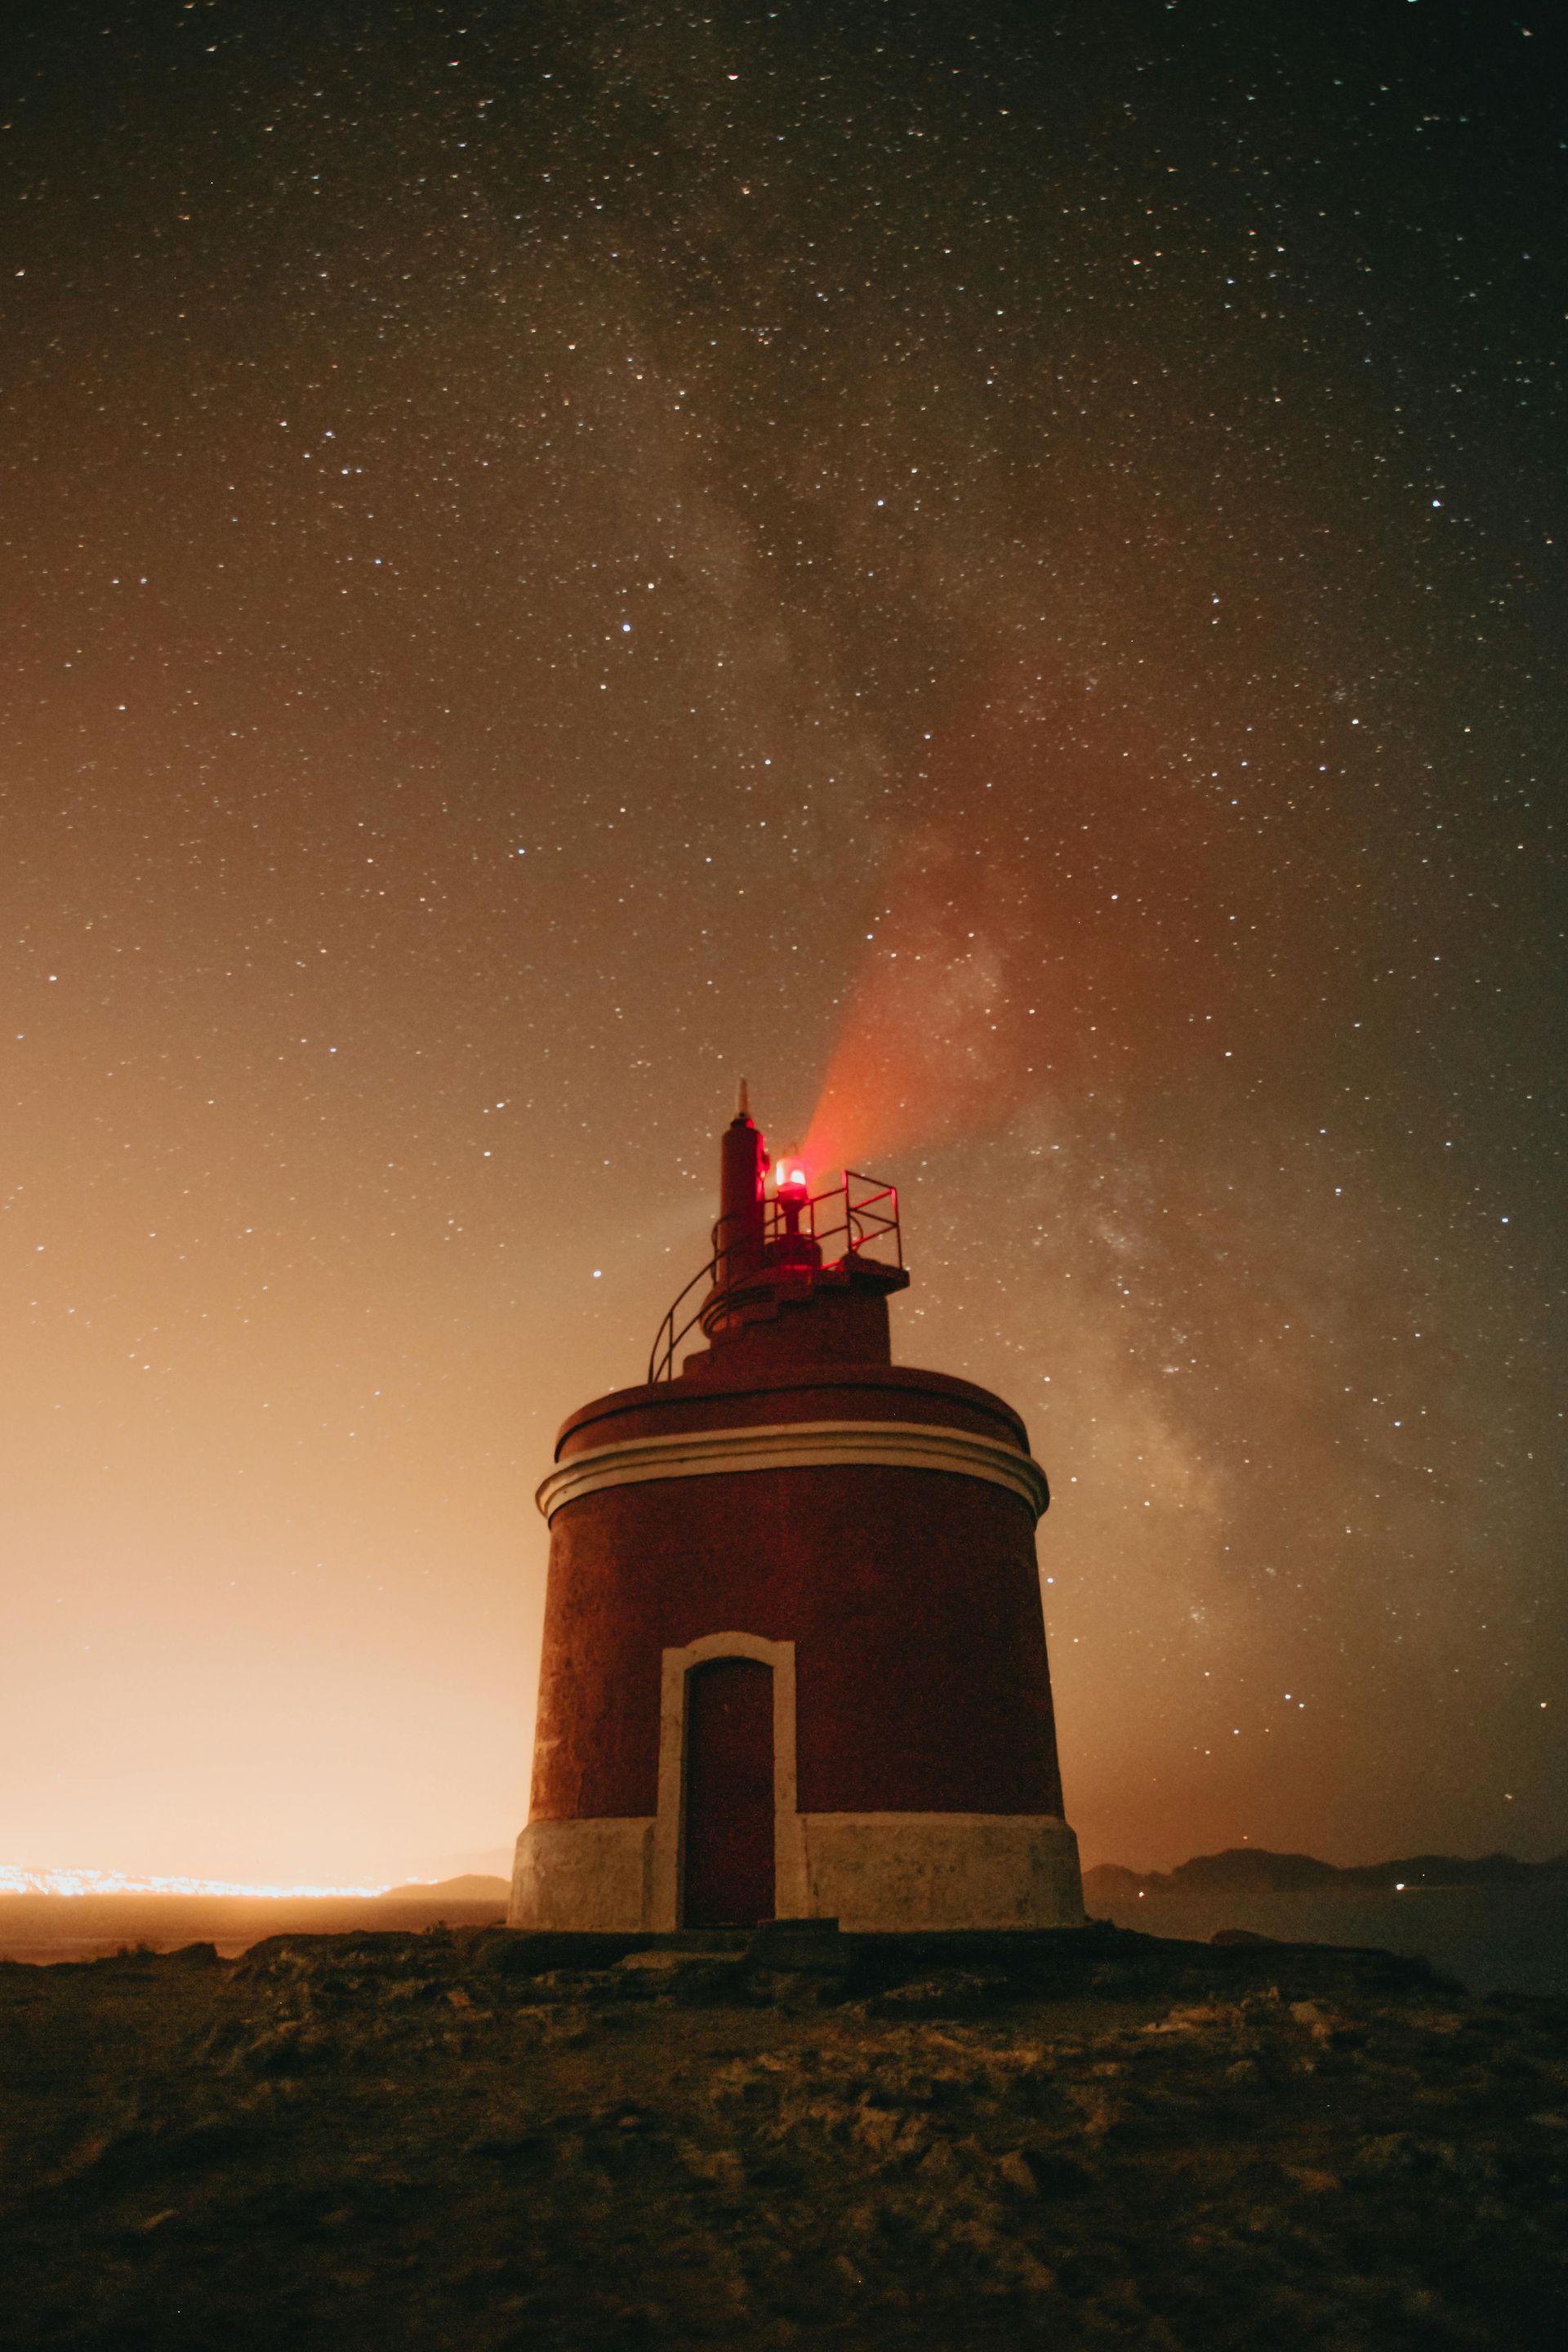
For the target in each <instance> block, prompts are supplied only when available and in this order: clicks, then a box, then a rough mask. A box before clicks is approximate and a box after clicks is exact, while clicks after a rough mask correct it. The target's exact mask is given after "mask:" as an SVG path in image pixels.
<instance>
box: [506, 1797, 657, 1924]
mask: <svg viewBox="0 0 1568 2352" xmlns="http://www.w3.org/2000/svg"><path fill="white" fill-rule="evenodd" d="M653 1831H654V1822H653V1816H652V1814H651V1813H650V1814H649V1815H648V1817H647V1820H646V1821H639V1820H637V1819H636V1818H628V1819H626V1820H620V1819H616V1820H611V1821H596V1822H530V1823H529V1825H528V1827H527V1828H526V1829H525V1830H524V1831H523V1832H522V1835H521V1837H520V1838H519V1839H518V1842H517V1854H516V1858H515V1860H514V1861H513V1863H512V1869H511V1902H510V1906H508V1909H507V1915H506V1917H507V1925H508V1927H574V1928H576V1929H577V1930H578V1931H579V1932H595V1933H601V1934H605V1935H613V1934H622V1933H627V1932H631V1933H635V1932H636V1931H637V1930H638V1929H640V1928H643V1927H647V1926H648V1924H649V1914H650V1912H651V1910H652V1907H653Z"/></svg>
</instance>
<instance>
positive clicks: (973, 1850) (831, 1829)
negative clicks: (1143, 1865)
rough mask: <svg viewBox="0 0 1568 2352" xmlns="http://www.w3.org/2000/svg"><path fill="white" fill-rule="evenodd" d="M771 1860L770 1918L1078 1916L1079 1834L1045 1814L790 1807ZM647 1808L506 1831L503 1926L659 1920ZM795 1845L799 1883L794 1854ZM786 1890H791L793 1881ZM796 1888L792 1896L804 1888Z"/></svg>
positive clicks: (869, 1925) (664, 1923) (916, 1923)
mask: <svg viewBox="0 0 1568 2352" xmlns="http://www.w3.org/2000/svg"><path fill="white" fill-rule="evenodd" d="M795 1822H796V1824H797V1827H798V1836H797V1838H796V1839H792V1840H790V1841H789V1842H788V1844H787V1846H786V1847H784V1849H783V1854H782V1857H781V1858H784V1869H783V1870H782V1871H781V1872H780V1873H779V1878H780V1885H779V1890H778V1897H779V1899H778V1906H777V1907H778V1911H779V1916H781V1917H787V1918H802V1917H804V1918H816V1919H837V1921H838V1923H839V1925H840V1927H843V1928H845V1929H846V1930H847V1931H850V1932H856V1931H870V1930H873V1929H878V1928H882V1929H899V1928H903V1929H906V1930H908V1929H911V1928H917V1927H923V1928H946V1927H952V1928H961V1927H1081V1926H1082V1924H1083V1887H1082V1884H1081V1881H1080V1879H1079V1861H1078V1840H1077V1839H1076V1838H1075V1837H1074V1835H1073V1833H1072V1832H1071V1830H1070V1829H1069V1828H1068V1825H1067V1823H1066V1822H1059V1821H1058V1820H1057V1819H1056V1818H1055V1817H1054V1815H1051V1814H1047V1813H798V1814H796V1815H795ZM657 1828H658V1823H657V1820H656V1818H655V1817H654V1816H652V1815H649V1816H647V1818H645V1819H627V1820H613V1821H586V1822H530V1823H529V1825H528V1827H527V1829H525V1830H524V1831H523V1832H522V1835H521V1837H520V1838H519V1839H518V1842H517V1860H516V1864H515V1865H514V1868H513V1872H512V1882H511V1906H510V1910H509V1911H508V1914H507V1918H508V1923H509V1925H510V1926H511V1927H557V1928H576V1929H578V1930H580V1931H586V1930H597V1931H600V1932H603V1933H606V1934H609V1933H620V1934H625V1933H632V1932H635V1931H637V1930H639V1929H645V1928H668V1927H673V1926H674V1925H675V1924H676V1922H675V1918H674V1916H673V1908H674V1906H673V1894H674V1889H673V1886H668V1885H664V1884H663V1883H662V1881H663V1879H664V1878H665V1876H666V1875H667V1873H666V1872H664V1871H661V1870H660V1869H659V1867H658V1862H659V1859H660V1858H661V1857H659V1856H658V1854H657V1851H656V1832H657ZM801 1848H804V1857H805V1868H804V1885H801V1883H800V1877H799V1875H798V1873H799V1865H798V1864H797V1863H796V1862H795V1853H798V1851H799V1850H800V1849H801ZM797 1890H798V1891H797ZM803 1898H804V1899H803Z"/></svg>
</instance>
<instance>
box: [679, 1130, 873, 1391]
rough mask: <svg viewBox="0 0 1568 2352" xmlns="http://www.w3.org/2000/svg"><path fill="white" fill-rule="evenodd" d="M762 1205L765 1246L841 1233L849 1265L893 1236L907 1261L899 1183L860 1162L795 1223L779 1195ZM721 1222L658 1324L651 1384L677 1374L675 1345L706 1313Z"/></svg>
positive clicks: (807, 1203) (826, 1238)
mask: <svg viewBox="0 0 1568 2352" xmlns="http://www.w3.org/2000/svg"><path fill="white" fill-rule="evenodd" d="M857 1187H859V1188H860V1190H859V1191H857V1189H856V1188H857ZM829 1202H832V1203H833V1204H834V1205H835V1207H836V1208H837V1212H838V1213H837V1215H836V1216H834V1217H831V1218H830V1217H829V1216H828V1215H827V1214H826V1208H827V1204H828V1203H829ZM764 1210H765V1216H764V1225H763V1234H764V1246H766V1245H768V1244H773V1243H774V1242H778V1241H782V1240H784V1238H785V1236H786V1233H795V1232H799V1233H804V1234H805V1236H806V1237H807V1238H808V1239H809V1240H811V1241H814V1242H816V1244H818V1245H819V1246H820V1245H821V1244H822V1243H823V1242H825V1241H831V1240H833V1239H835V1238H836V1237H837V1235H838V1234H842V1235H843V1236H844V1254H843V1256H842V1257H841V1258H840V1259H839V1260H838V1263H839V1264H840V1265H847V1263H848V1261H849V1260H850V1259H851V1258H857V1257H859V1256H860V1255H861V1254H862V1253H863V1252H866V1253H867V1254H868V1255H869V1253H868V1244H870V1243H874V1242H879V1241H890V1242H891V1243H892V1254H893V1258H894V1261H895V1263H896V1264H897V1265H899V1266H900V1267H901V1266H902V1265H903V1263H904V1236H903V1230H902V1228H901V1226H900V1223H899V1193H898V1187H897V1186H896V1185H893V1184H882V1183H879V1181H878V1180H877V1178H876V1177H875V1176H863V1175H862V1174H861V1173H860V1171H859V1170H858V1169H857V1168H847V1169H846V1170H845V1171H844V1181H843V1182H842V1183H841V1184H836V1185H835V1186H833V1188H832V1189H831V1190H830V1191H829V1192H818V1193H816V1195H815V1196H814V1197H813V1198H812V1199H811V1200H809V1201H805V1202H802V1203H801V1205H800V1207H799V1209H798V1210H796V1211H795V1220H796V1223H795V1226H794V1227H793V1228H792V1227H788V1226H786V1222H785V1216H784V1208H783V1206H782V1204H781V1203H780V1202H777V1201H776V1200H769V1201H768V1202H765V1203H764ZM819 1211H821V1212H822V1214H821V1215H819V1214H818V1212H819ZM722 1224H723V1220H722V1219H721V1220H720V1223H719V1224H717V1225H715V1226H714V1228H713V1235H712V1238H713V1255H711V1257H710V1259H709V1261H708V1263H707V1265H705V1266H702V1267H701V1268H700V1270H699V1271H698V1272H697V1273H696V1274H694V1275H693V1276H692V1277H691V1279H690V1281H689V1283H688V1284H687V1285H686V1286H685V1288H684V1289H683V1290H682V1291H681V1293H680V1295H679V1297H678V1298H677V1299H676V1300H675V1303H674V1305H673V1306H672V1307H670V1309H669V1311H668V1314H667V1315H666V1316H665V1318H664V1320H663V1322H662V1323H661V1324H660V1325H659V1327H658V1333H657V1335H656V1337H655V1339H654V1343H653V1346H652V1348H651V1349H650V1350H649V1351H648V1360H647V1380H648V1386H649V1387H650V1388H651V1387H653V1386H654V1385H655V1383H656V1382H658V1381H670V1380H673V1379H674V1378H675V1351H676V1349H678V1348H679V1345H680V1343H681V1341H682V1340H683V1339H685V1338H686V1336H687V1334H688V1332H689V1331H691V1330H692V1329H694V1328H695V1327H696V1325H697V1324H698V1323H700V1320H701V1318H702V1309H703V1307H704V1306H705V1305H706V1303H707V1299H708V1296H709V1293H710V1291H711V1289H712V1287H713V1285H714V1283H715V1282H716V1281H717V1279H718V1273H719V1266H720V1263H721V1259H722V1257H723V1255H724V1252H723V1248H722V1245H721V1227H722ZM878 1262H880V1261H878ZM700 1285H702V1286H704V1287H703V1290H702V1295H701V1297H700V1298H699V1299H698V1302H697V1304H696V1306H695V1307H692V1308H691V1311H690V1313H689V1315H687V1317H686V1318H685V1320H684V1322H682V1321H680V1320H679V1317H680V1314H681V1310H682V1308H683V1307H685V1305H686V1302H687V1300H688V1299H689V1297H691V1294H692V1292H693V1291H694V1290H696V1289H697V1288H698V1287H699V1286H700Z"/></svg>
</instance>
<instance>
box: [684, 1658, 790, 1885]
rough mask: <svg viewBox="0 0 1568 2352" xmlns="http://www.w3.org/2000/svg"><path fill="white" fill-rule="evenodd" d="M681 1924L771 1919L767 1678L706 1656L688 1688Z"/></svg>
mask: <svg viewBox="0 0 1568 2352" xmlns="http://www.w3.org/2000/svg"><path fill="white" fill-rule="evenodd" d="M682 1895H683V1900H682V1903H681V1913H680V1916H681V1924H682V1926H683V1927H753V1926H755V1924H756V1922H757V1921H758V1920H759V1919H771V1918H772V1917H773V1668H772V1667H771V1666H764V1665H762V1664H759V1663H758V1661H757V1660H756V1659H755V1658H710V1659H709V1660H708V1661H707V1663H706V1664H702V1665H700V1666H693V1667H692V1668H691V1671H690V1673H689V1675H688V1676H687V1681H686V1861H685V1885H684V1887H683V1889H682Z"/></svg>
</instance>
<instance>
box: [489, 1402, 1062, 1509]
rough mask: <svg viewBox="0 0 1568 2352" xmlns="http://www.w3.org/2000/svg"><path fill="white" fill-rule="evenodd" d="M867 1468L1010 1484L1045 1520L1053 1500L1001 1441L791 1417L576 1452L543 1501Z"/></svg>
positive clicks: (913, 1426) (1033, 1465)
mask: <svg viewBox="0 0 1568 2352" xmlns="http://www.w3.org/2000/svg"><path fill="white" fill-rule="evenodd" d="M848 1465H857V1466H858V1465H868V1466H874V1467H876V1468H879V1469H888V1470H942V1471H946V1472H947V1473H949V1474H950V1475H952V1476H956V1477H960V1478H981V1479H984V1481H985V1483H986V1484H987V1485H988V1486H1005V1487H1006V1489H1007V1491H1008V1492H1009V1494H1013V1495H1016V1496H1018V1497H1019V1499H1020V1500H1021V1501H1022V1502H1025V1503H1026V1504H1027V1505H1028V1507H1029V1508H1030V1510H1031V1512H1032V1513H1033V1514H1034V1516H1035V1517H1036V1518H1038V1517H1039V1516H1040V1514H1041V1512H1042V1511H1043V1510H1044V1509H1045V1507H1046V1505H1047V1502H1048V1501H1049V1500H1050V1490H1049V1488H1048V1487H1047V1484H1046V1474H1045V1472H1044V1471H1043V1470H1042V1469H1041V1467H1040V1465H1039V1464H1038V1463H1037V1461H1036V1460H1035V1459H1034V1457H1033V1455H1032V1454H1020V1453H1019V1451H1018V1449H1017V1447H1016V1446H1014V1445H1004V1444H1002V1443H1001V1441H1000V1440H999V1439H997V1438H994V1437H978V1436H976V1435H975V1433H974V1432H973V1430H969V1429H952V1428H948V1427H945V1426H939V1425H938V1424H936V1423H931V1422H924V1421H786V1422H769V1423H761V1424H755V1425H753V1426H752V1427H750V1428H745V1429H694V1430H686V1431H682V1432H681V1433H679V1434H676V1435H672V1436H668V1437H629V1438H626V1440H624V1442H623V1443H622V1444H619V1445H598V1446H595V1448H594V1449H593V1451H592V1452H591V1453H587V1454H570V1455H569V1456H568V1457H567V1459H566V1460H565V1461H564V1462H563V1463H562V1464H561V1465H560V1467H559V1468H558V1469H555V1470H552V1472H551V1474H550V1475H549V1477H548V1478H546V1479H545V1481H544V1483H543V1484H542V1486H541V1487H540V1489H539V1492H538V1494H537V1496H535V1497H534V1499H535V1501H536V1502H537V1503H538V1505H539V1507H540V1509H541V1510H542V1512H543V1514H544V1517H546V1519H552V1518H553V1517H554V1516H555V1514H556V1512H557V1511H558V1510H560V1508H561V1507H562V1505H563V1503H574V1502H576V1501H577V1499H578V1498H579V1496H583V1495H592V1494H595V1493H596V1492H597V1490H598V1489H599V1488H600V1487H601V1486H642V1485H645V1484H647V1482H648V1481H649V1480H651V1479H655V1478H705V1477H728V1476H731V1475H733V1474H734V1473H735V1472H737V1471H745V1470H824V1469H835V1470H837V1469H842V1468H845V1467H846V1466H848Z"/></svg>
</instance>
